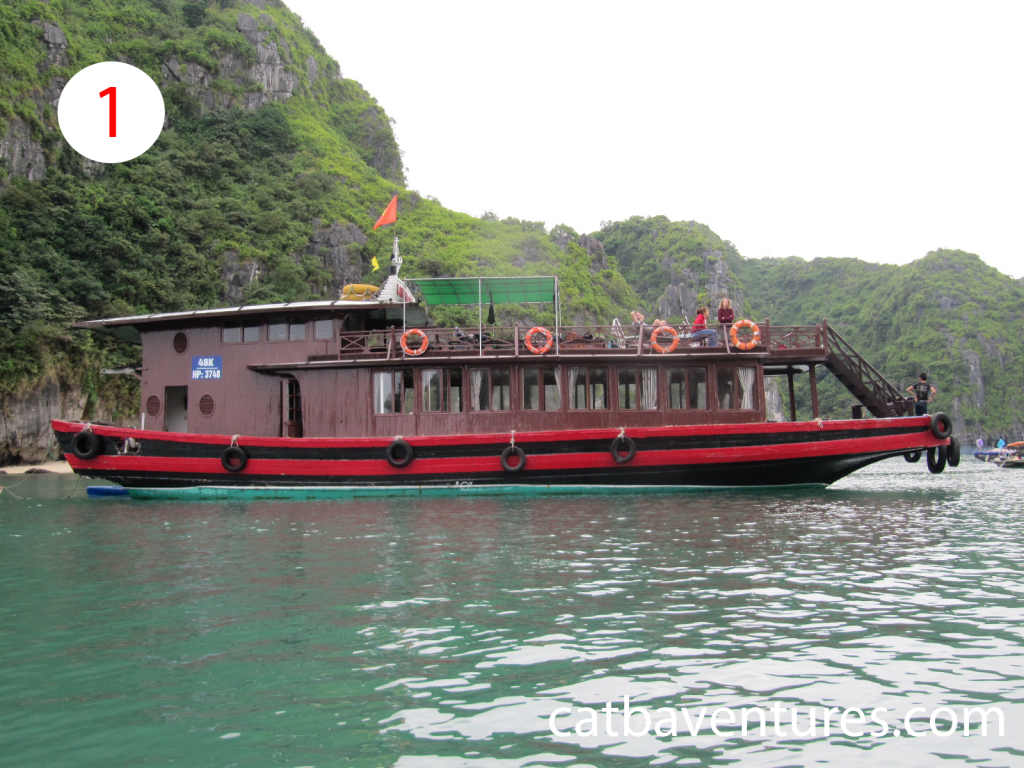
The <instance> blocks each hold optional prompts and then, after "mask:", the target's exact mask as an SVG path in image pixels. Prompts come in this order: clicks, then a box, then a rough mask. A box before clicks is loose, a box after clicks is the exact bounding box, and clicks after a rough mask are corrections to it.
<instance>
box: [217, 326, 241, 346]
mask: <svg viewBox="0 0 1024 768" xmlns="http://www.w3.org/2000/svg"><path fill="white" fill-rule="evenodd" d="M220 341H221V344H238V343H240V342H241V341H242V324H241V323H224V327H223V328H221V329H220Z"/></svg>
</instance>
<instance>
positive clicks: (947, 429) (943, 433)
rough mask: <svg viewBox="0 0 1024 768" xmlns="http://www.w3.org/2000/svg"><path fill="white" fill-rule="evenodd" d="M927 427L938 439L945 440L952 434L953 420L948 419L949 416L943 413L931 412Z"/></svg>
mask: <svg viewBox="0 0 1024 768" xmlns="http://www.w3.org/2000/svg"><path fill="white" fill-rule="evenodd" d="M928 429H930V430H931V433H932V435H933V436H934V437H936V438H938V439H939V440H945V439H946V438H947V437H949V436H950V435H952V434H953V422H952V421H950V419H949V416H947V415H946V414H944V413H935V414H932V418H931V422H929V424H928Z"/></svg>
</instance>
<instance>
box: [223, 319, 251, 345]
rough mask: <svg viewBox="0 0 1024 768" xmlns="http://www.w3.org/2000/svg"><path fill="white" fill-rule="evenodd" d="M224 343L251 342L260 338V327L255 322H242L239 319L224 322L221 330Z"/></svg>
mask: <svg viewBox="0 0 1024 768" xmlns="http://www.w3.org/2000/svg"><path fill="white" fill-rule="evenodd" d="M220 340H221V343H222V344H239V343H242V342H244V343H246V344H251V343H252V342H254V341H259V340H260V327H259V325H257V324H255V323H241V322H239V321H237V320H235V321H231V320H229V321H228V322H226V323H224V327H223V328H221V331H220Z"/></svg>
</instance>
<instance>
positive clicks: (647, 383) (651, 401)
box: [640, 368, 658, 411]
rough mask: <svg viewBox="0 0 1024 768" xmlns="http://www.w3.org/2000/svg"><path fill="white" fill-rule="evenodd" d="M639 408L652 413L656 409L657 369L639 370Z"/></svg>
mask: <svg viewBox="0 0 1024 768" xmlns="http://www.w3.org/2000/svg"><path fill="white" fill-rule="evenodd" d="M640 373H641V389H640V408H642V409H643V410H645V411H653V410H654V409H655V408H657V407H658V369H657V368H641V369H640Z"/></svg>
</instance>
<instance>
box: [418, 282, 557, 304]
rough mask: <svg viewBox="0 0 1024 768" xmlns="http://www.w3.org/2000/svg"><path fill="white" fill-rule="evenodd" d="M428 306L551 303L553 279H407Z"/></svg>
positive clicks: (555, 285) (554, 289) (552, 298)
mask: <svg viewBox="0 0 1024 768" xmlns="http://www.w3.org/2000/svg"><path fill="white" fill-rule="evenodd" d="M406 282H409V283H412V284H413V285H415V286H416V288H417V289H418V290H419V292H420V293H421V294H422V295H423V300H424V301H425V302H426V303H427V304H429V305H430V306H435V307H436V306H439V305H443V304H491V303H494V304H549V303H550V304H553V303H554V302H555V296H556V292H557V278H554V277H432V278H416V279H411V280H407V281H406Z"/></svg>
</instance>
